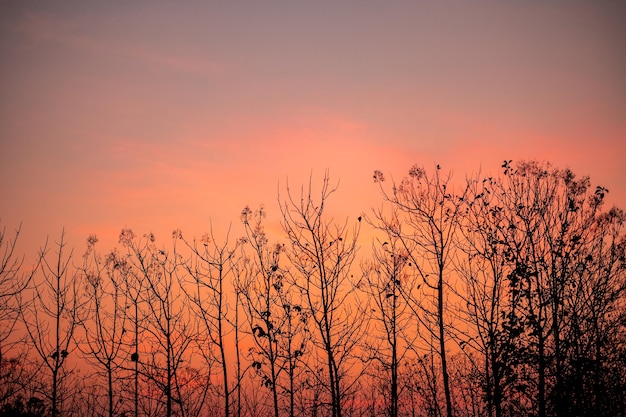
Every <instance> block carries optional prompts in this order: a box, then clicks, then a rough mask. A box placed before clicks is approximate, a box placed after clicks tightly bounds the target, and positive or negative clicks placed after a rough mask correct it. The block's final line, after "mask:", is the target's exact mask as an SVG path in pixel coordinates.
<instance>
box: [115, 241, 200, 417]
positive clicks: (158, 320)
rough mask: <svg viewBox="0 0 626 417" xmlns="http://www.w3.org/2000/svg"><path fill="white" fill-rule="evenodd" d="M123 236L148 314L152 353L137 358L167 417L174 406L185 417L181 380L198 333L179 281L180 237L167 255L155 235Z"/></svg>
mask: <svg viewBox="0 0 626 417" xmlns="http://www.w3.org/2000/svg"><path fill="white" fill-rule="evenodd" d="M122 236H125V238H123V239H122V240H121V242H122V243H123V244H124V245H125V246H126V247H127V248H128V250H129V251H130V253H131V254H132V255H133V258H132V259H133V261H134V263H135V264H134V267H135V268H136V269H137V270H138V271H140V273H141V274H142V276H143V280H144V282H145V292H144V294H143V296H144V297H145V298H144V299H143V301H144V305H145V306H146V308H147V309H148V312H149V314H148V315H147V316H146V321H145V327H144V329H143V330H144V335H145V337H146V338H147V339H149V341H150V345H151V346H152V350H151V351H150V352H149V353H148V354H147V355H146V356H147V357H146V358H145V359H144V360H143V361H140V360H139V358H137V359H138V362H139V363H140V364H141V365H142V373H143V374H144V375H145V376H146V377H147V378H148V379H149V380H150V381H152V383H154V384H155V386H156V387H157V388H158V389H159V390H160V391H161V392H162V394H163V397H164V399H165V414H166V416H168V417H170V416H172V415H173V412H174V411H173V408H174V403H175V404H176V405H177V406H178V409H179V413H180V414H182V415H183V416H184V412H185V407H183V405H182V400H181V398H182V393H181V384H180V381H179V377H180V373H181V370H182V368H183V363H184V362H186V361H188V360H189V357H188V353H189V349H190V346H191V345H192V343H193V342H194V340H195V338H196V329H195V328H194V322H193V320H191V317H190V309H189V308H188V305H187V304H186V298H185V297H184V296H185V293H184V292H183V290H182V288H181V283H180V282H179V280H178V278H177V269H178V268H179V266H180V262H181V259H180V257H179V255H178V253H177V252H176V245H175V243H176V241H177V237H176V236H174V240H173V241H174V248H173V251H172V252H171V253H168V252H167V251H166V250H165V249H159V248H158V247H157V246H156V239H155V237H154V235H153V234H152V233H150V234H147V235H145V236H144V239H143V240H136V239H134V238H133V237H134V236H133V235H132V232H131V231H129V230H127V231H124V232H122Z"/></svg>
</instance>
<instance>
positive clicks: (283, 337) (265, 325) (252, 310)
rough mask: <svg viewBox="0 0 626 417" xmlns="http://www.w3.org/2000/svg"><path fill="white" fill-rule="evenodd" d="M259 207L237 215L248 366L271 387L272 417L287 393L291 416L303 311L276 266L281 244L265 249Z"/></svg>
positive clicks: (302, 343) (304, 336) (305, 336)
mask: <svg viewBox="0 0 626 417" xmlns="http://www.w3.org/2000/svg"><path fill="white" fill-rule="evenodd" d="M264 217H265V211H264V209H263V208H262V207H261V208H259V209H258V210H256V211H255V212H254V213H253V212H252V210H251V209H250V208H249V207H246V208H244V210H243V211H242V221H243V223H244V228H245V231H246V242H247V246H248V247H249V248H250V249H251V251H252V255H251V256H250V257H248V258H247V262H246V264H248V270H247V279H246V280H245V282H244V283H243V285H242V288H241V292H242V295H243V297H244V300H245V302H244V305H245V310H246V313H247V319H248V322H249V324H250V329H251V330H250V333H251V335H252V339H253V341H254V345H255V346H254V349H253V350H252V353H253V357H254V358H253V360H254V361H253V363H252V367H253V368H254V369H255V370H256V373H257V374H258V375H260V376H261V378H262V385H263V386H266V387H267V388H269V389H270V392H271V394H272V406H273V410H274V416H275V417H278V416H279V415H280V414H281V413H280V411H281V401H280V397H282V393H286V394H287V404H288V406H287V407H288V408H287V409H288V411H289V415H290V416H294V415H295V398H296V392H295V391H296V368H297V367H298V364H299V362H300V361H301V360H302V356H303V354H304V350H305V345H306V342H307V339H308V329H307V328H306V327H305V323H306V313H305V312H304V311H303V309H302V306H301V305H300V302H299V301H297V299H296V296H297V294H295V291H294V287H293V283H292V282H290V280H289V279H288V276H287V271H286V270H285V268H284V267H283V266H281V262H280V257H281V254H283V252H284V247H283V245H282V244H279V243H277V244H274V245H270V244H269V241H268V239H267V237H266V234H265V230H264V226H263V219H264Z"/></svg>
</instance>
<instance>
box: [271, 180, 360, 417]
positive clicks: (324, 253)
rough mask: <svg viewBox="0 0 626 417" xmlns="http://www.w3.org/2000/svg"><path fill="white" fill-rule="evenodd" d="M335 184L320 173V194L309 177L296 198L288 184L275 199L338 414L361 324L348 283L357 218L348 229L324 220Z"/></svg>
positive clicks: (336, 415)
mask: <svg viewBox="0 0 626 417" xmlns="http://www.w3.org/2000/svg"><path fill="white" fill-rule="evenodd" d="M335 190H336V187H331V186H330V179H329V177H328V174H326V175H325V176H324V179H323V183H322V187H321V191H320V194H319V197H318V198H317V199H316V198H315V197H314V195H313V186H312V181H309V185H308V189H307V191H306V193H305V192H304V189H302V190H301V192H300V196H299V198H298V197H297V196H294V195H293V194H292V193H291V190H290V189H289V187H288V186H287V197H286V200H285V201H280V196H279V203H280V207H281V213H282V219H283V221H282V224H283V229H284V231H285V232H286V234H287V238H288V242H289V243H288V245H289V246H288V249H287V251H286V253H287V256H288V258H289V260H290V263H291V265H293V267H294V268H295V271H296V272H295V273H297V274H298V276H297V278H296V279H295V280H294V281H295V285H296V286H297V287H298V289H299V291H301V292H302V294H303V298H304V300H305V304H306V307H307V310H308V313H309V314H310V319H311V322H312V325H313V326H314V327H315V330H316V331H315V337H313V339H312V341H313V344H314V345H315V346H316V347H317V348H318V349H319V351H320V352H321V353H322V355H323V357H324V362H325V363H324V367H325V372H324V373H323V374H321V373H319V371H317V370H316V372H315V374H316V375H318V376H320V377H321V376H322V375H323V376H324V377H325V381H321V382H325V387H326V389H327V391H328V393H329V394H330V399H329V400H330V401H329V402H330V408H331V410H330V412H331V415H332V416H333V417H341V415H342V411H343V410H342V405H343V401H344V400H345V398H346V396H347V394H348V392H349V389H350V386H351V383H350V382H349V381H347V377H348V375H347V372H348V369H349V368H350V365H351V360H352V359H353V357H352V355H351V351H352V350H353V348H354V347H355V345H356V343H357V342H358V340H359V338H360V336H361V335H362V332H363V331H364V328H363V326H362V318H361V317H358V316H357V315H356V314H355V313H356V308H355V307H353V306H352V304H351V299H352V297H353V294H354V285H353V283H352V282H350V276H351V272H352V264H353V262H354V260H355V256H356V253H357V239H358V236H359V231H360V218H359V221H358V222H357V223H356V224H355V225H354V226H353V227H352V228H350V227H349V226H348V220H347V219H346V221H345V222H344V223H343V224H337V223H335V222H334V221H333V220H332V218H330V219H329V218H328V214H327V213H326V204H327V201H328V199H329V197H330V196H331V195H332V194H333V193H334V192H335Z"/></svg>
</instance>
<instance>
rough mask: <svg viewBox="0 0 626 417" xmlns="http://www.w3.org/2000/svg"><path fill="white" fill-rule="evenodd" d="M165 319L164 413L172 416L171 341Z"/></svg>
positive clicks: (168, 324) (169, 416) (168, 322)
mask: <svg viewBox="0 0 626 417" xmlns="http://www.w3.org/2000/svg"><path fill="white" fill-rule="evenodd" d="M166 320H167V335H166V340H167V344H166V345H167V385H166V387H165V391H166V394H167V404H166V415H167V417H171V416H172V341H171V335H170V320H169V319H166Z"/></svg>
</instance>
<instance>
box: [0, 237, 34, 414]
mask: <svg viewBox="0 0 626 417" xmlns="http://www.w3.org/2000/svg"><path fill="white" fill-rule="evenodd" d="M20 231H21V225H20V226H19V227H18V228H17V229H16V230H15V233H14V234H13V236H12V237H10V236H8V235H7V233H6V226H3V227H2V229H1V230H0V407H3V406H4V405H5V404H9V403H11V402H14V401H15V400H16V399H17V398H16V396H20V395H22V393H23V388H24V386H25V385H26V384H28V382H29V380H30V379H31V378H32V372H29V370H28V366H27V362H26V359H27V355H28V344H27V343H25V340H24V337H23V333H22V332H21V330H22V329H20V328H19V326H20V320H19V319H20V309H21V307H22V306H21V304H22V303H21V301H22V293H23V292H24V290H25V289H26V287H27V286H28V284H29V282H30V280H31V279H32V277H33V274H34V272H35V270H36V269H37V268H38V266H39V265H38V264H37V265H35V267H34V268H33V269H32V270H30V271H23V270H22V266H23V264H24V257H23V256H21V257H20V256H18V255H17V254H16V253H15V246H16V244H17V241H18V238H19V235H20Z"/></svg>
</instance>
